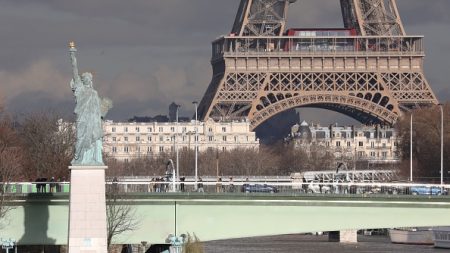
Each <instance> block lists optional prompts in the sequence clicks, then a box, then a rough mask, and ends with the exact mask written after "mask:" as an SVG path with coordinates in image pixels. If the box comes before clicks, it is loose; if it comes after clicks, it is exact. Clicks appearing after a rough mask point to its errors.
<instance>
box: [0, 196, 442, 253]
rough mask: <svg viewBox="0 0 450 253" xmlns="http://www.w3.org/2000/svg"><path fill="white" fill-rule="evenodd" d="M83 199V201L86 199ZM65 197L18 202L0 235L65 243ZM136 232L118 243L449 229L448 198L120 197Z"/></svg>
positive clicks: (22, 240) (22, 198)
mask: <svg viewBox="0 0 450 253" xmlns="http://www.w3.org/2000/svg"><path fill="white" fill-rule="evenodd" d="M87 201H88V200H87ZM68 202H69V198H68V194H66V193H56V194H24V195H20V196H16V197H15V199H14V200H12V202H11V204H12V205H13V206H14V209H12V210H11V211H10V213H9V214H8V217H7V218H6V221H7V224H5V225H6V226H3V229H2V230H0V234H2V236H7V237H8V238H9V237H10V238H13V239H16V240H17V241H18V242H19V243H20V244H23V245H24V244H66V243H67V231H68V230H67V226H68ZM119 204H123V205H130V206H132V208H133V210H134V211H135V218H136V219H137V220H138V222H139V228H138V229H137V230H135V231H132V232H130V233H125V234H122V235H120V236H118V237H117V238H116V239H115V242H116V243H140V242H141V241H148V242H149V243H164V242H165V239H166V238H167V236H168V235H169V234H174V233H176V234H182V233H188V232H189V233H195V234H196V235H197V236H198V237H199V238H200V239H201V240H203V241H208V240H217V239H229V238H241V237H252V236H264V235H278V234H291V233H303V232H315V231H335V230H344V229H371V228H390V227H411V226H449V225H450V215H448V214H449V213H450V198H448V197H447V196H432V197H428V196H401V195H370V196H369V195H354V196H344V195H326V196H324V195H316V194H309V195H305V194H303V195H289V194H277V195H273V194H241V193H235V194H202V193H184V194H180V193H151V194H149V193H140V194H136V193H133V194H122V195H120V200H119Z"/></svg>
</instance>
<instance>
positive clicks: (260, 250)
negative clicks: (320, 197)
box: [204, 235, 450, 253]
mask: <svg viewBox="0 0 450 253" xmlns="http://www.w3.org/2000/svg"><path fill="white" fill-rule="evenodd" d="M204 246H205V253H269V252H270V253H275V252H276V253H279V252H289V253H297V252H298V253H305V252H315V253H321V252H324V253H330V252H332V253H344V252H345V253H348V252H358V253H369V252H370V253H378V252H380V253H381V252H383V253H385V252H395V253H427V252H442V253H444V252H450V250H445V249H435V248H434V247H433V246H427V245H401V244H392V243H391V242H390V240H389V237H387V236H358V243H357V244H340V243H335V242H328V236H315V235H282V236H271V237H255V238H243V239H233V240H223V241H211V242H207V243H205V244H204Z"/></svg>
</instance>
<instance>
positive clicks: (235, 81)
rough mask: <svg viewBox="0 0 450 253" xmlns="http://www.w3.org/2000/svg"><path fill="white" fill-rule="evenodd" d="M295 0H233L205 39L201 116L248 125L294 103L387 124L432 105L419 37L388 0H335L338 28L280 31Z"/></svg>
mask: <svg viewBox="0 0 450 253" xmlns="http://www.w3.org/2000/svg"><path fill="white" fill-rule="evenodd" d="M295 2H296V0H241V3H240V5H239V9H238V13H237V15H236V19H235V22H234V25H233V28H232V32H231V33H230V34H229V35H227V36H222V37H220V38H218V39H217V40H215V41H214V42H213V43H212V59H211V64H212V67H213V77H212V80H211V83H210V84H209V86H208V89H207V90H206V93H205V95H204V96H203V99H202V101H201V103H200V106H199V115H200V118H201V119H203V120H205V119H207V118H212V119H214V120H242V119H248V120H249V121H250V123H251V128H252V129H255V128H256V127H258V126H259V125H260V124H261V123H263V122H264V121H266V120H268V119H269V118H271V117H272V116H274V115H276V114H278V113H280V112H283V111H285V110H288V109H291V108H297V107H315V108H324V109H329V110H333V111H336V112H339V113H343V114H346V115H348V116H350V117H352V118H354V119H356V120H358V121H360V122H362V123H365V124H371V123H373V124H390V125H392V124H394V123H395V122H396V121H397V120H398V118H399V117H401V115H402V113H403V112H405V111H408V110H410V109H411V108H413V107H415V106H427V105H432V104H437V103H438V101H437V99H436V96H435V95H434V93H433V91H432V90H431V88H430V86H429V84H428V82H427V80H426V78H425V75H424V71H423V62H424V57H425V53H424V44H423V40H424V37H423V36H408V35H406V33H405V30H404V28H403V24H402V22H401V19H400V15H399V12H398V9H397V4H396V0H340V3H341V10H342V16H343V21H344V27H343V28H341V29H335V28H330V29H326V28H324V29H287V30H286V17H287V10H288V7H289V5H290V4H293V3H295Z"/></svg>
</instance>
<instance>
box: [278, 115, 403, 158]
mask: <svg viewBox="0 0 450 253" xmlns="http://www.w3.org/2000/svg"><path fill="white" fill-rule="evenodd" d="M287 140H288V141H293V143H294V147H295V148H301V149H303V150H304V151H305V152H306V153H307V154H308V155H311V154H312V152H318V153H321V154H325V153H328V154H330V155H332V156H333V157H334V158H335V159H336V160H342V161H349V160H359V161H360V160H366V161H369V162H372V163H396V162H398V161H400V155H399V150H398V143H399V139H398V137H397V134H396V131H395V129H393V128H385V127H381V126H361V127H353V126H351V127H349V126H337V125H331V126H327V127H323V126H320V125H309V124H308V123H306V122H305V121H303V122H302V123H301V124H300V125H298V124H297V125H294V126H293V127H292V131H291V134H290V135H289V138H287Z"/></svg>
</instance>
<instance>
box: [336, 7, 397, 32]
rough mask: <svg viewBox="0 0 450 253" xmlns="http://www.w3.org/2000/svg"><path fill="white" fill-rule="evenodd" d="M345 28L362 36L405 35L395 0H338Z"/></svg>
mask: <svg viewBox="0 0 450 253" xmlns="http://www.w3.org/2000/svg"><path fill="white" fill-rule="evenodd" d="M340 1H341V8H342V16H343V19H344V24H345V27H346V28H356V29H357V30H358V34H359V35H362V36H367V35H379V36H397V35H405V29H404V28H403V24H402V21H401V19H400V15H399V12H398V8H397V2H396V0H340Z"/></svg>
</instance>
